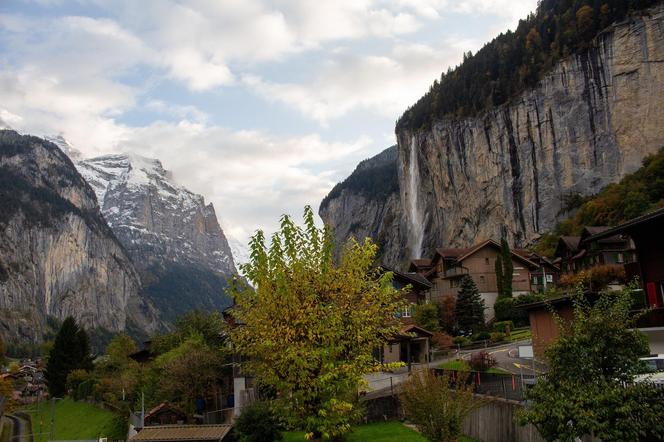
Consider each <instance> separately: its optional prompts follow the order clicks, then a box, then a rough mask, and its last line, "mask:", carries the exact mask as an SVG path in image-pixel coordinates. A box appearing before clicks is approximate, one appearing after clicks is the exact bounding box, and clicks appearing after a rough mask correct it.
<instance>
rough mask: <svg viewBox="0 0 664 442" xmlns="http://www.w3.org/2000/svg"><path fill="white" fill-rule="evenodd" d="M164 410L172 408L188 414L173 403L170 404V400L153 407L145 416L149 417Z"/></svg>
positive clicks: (183, 414) (179, 412)
mask: <svg viewBox="0 0 664 442" xmlns="http://www.w3.org/2000/svg"><path fill="white" fill-rule="evenodd" d="M163 410H170V411H173V412H175V413H178V414H181V415H182V416H186V414H185V413H184V412H183V411H181V410H179V409H177V408H175V407H174V406H173V405H171V404H169V403H168V402H162V403H161V404H159V405H157V406H156V407H154V408H152V409H151V410H150V411H148V412H147V413H145V418H146V419H148V418H150V417H152V416H154V415H155V414H157V413H159V412H160V411H163Z"/></svg>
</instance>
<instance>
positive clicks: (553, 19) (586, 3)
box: [397, 0, 659, 131]
mask: <svg viewBox="0 0 664 442" xmlns="http://www.w3.org/2000/svg"><path fill="white" fill-rule="evenodd" d="M657 3H659V0H603V1H601V2H598V1H594V0H582V1H578V0H576V1H570V0H563V1H560V0H542V1H540V2H539V3H538V7H537V11H536V12H535V13H534V14H531V15H530V16H528V17H527V18H526V19H524V20H521V21H520V22H519V25H518V26H517V28H516V30H515V31H514V32H512V31H508V32H506V33H502V34H500V35H499V36H498V37H496V38H495V39H493V40H492V41H491V42H489V43H487V44H486V45H484V47H483V48H482V49H480V50H479V51H478V52H477V53H476V54H474V55H473V54H471V53H468V54H466V55H464V60H463V63H462V64H461V65H459V66H457V67H456V68H455V69H450V70H448V71H447V72H443V73H442V75H441V77H440V80H438V79H436V80H434V83H433V84H432V85H431V88H430V89H429V92H428V93H426V94H425V95H424V96H423V97H422V98H421V99H420V100H418V101H417V102H416V103H415V104H414V105H413V106H411V107H410V108H409V109H407V110H406V112H404V114H403V115H402V116H401V118H400V119H399V121H398V122H397V131H402V130H409V131H415V130H418V129H429V128H431V125H432V123H433V122H435V121H436V120H439V119H441V118H465V117H476V116H478V115H479V114H480V113H482V112H485V111H487V110H490V109H492V108H494V107H496V106H500V105H503V104H506V103H508V102H510V101H513V100H515V99H518V97H519V95H520V94H522V93H523V92H524V91H526V90H527V89H529V88H532V87H536V86H537V83H538V82H539V81H540V80H542V79H543V78H544V77H545V75H546V74H548V73H549V72H551V71H552V70H553V68H554V66H555V65H556V63H558V62H560V61H561V60H563V59H565V58H567V57H569V56H570V55H572V54H582V53H583V52H585V51H587V50H588V49H589V48H591V47H592V46H593V45H594V42H593V39H595V38H596V37H597V36H598V35H599V34H600V33H602V32H603V31H605V30H606V29H608V28H609V27H610V25H611V24H612V23H617V22H621V21H623V20H625V18H627V17H628V16H629V14H630V13H635V12H637V13H638V11H643V10H644V9H646V8H648V7H650V6H653V5H655V4H657ZM632 19H633V18H632V17H630V20H632ZM594 68H595V69H597V67H594Z"/></svg>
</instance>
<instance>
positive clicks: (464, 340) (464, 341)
mask: <svg viewBox="0 0 664 442" xmlns="http://www.w3.org/2000/svg"><path fill="white" fill-rule="evenodd" d="M452 342H453V343H454V345H460V346H461V347H463V346H465V345H468V344H470V343H471V342H472V341H471V340H470V338H468V337H466V336H457V337H455V338H454V339H453V340H452Z"/></svg>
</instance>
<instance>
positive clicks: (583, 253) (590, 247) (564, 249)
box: [556, 226, 636, 273]
mask: <svg viewBox="0 0 664 442" xmlns="http://www.w3.org/2000/svg"><path fill="white" fill-rule="evenodd" d="M609 231H612V228H611V227H607V226H588V227H584V228H583V231H582V233H581V236H563V237H561V238H560V240H559V241H558V246H557V247H556V257H557V258H559V259H560V267H561V270H562V271H563V272H564V273H574V272H578V271H580V270H587V269H590V268H592V267H595V266H600V265H607V264H608V265H624V264H628V263H631V262H634V261H636V254H635V250H634V243H633V241H632V239H631V238H630V237H629V235H625V234H612V235H606V234H605V232H609Z"/></svg>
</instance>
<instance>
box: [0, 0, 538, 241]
mask: <svg viewBox="0 0 664 442" xmlns="http://www.w3.org/2000/svg"><path fill="white" fill-rule="evenodd" d="M36 3H37V4H36V5H31V7H32V6H34V7H35V8H36V7H38V6H39V5H44V6H43V7H44V8H46V11H48V8H50V7H52V6H53V7H54V8H55V7H63V6H65V4H66V2H60V1H58V0H38V1H37V2H36ZM90 4H92V5H93V6H94V9H95V14H94V15H95V17H88V16H56V15H52V14H51V15H49V14H48V13H44V11H39V13H35V14H34V15H30V14H29V13H27V14H26V13H23V14H18V13H14V14H12V13H5V14H0V23H1V26H0V48H1V49H2V51H1V52H0V119H1V120H3V121H5V122H6V123H8V124H9V125H11V126H13V127H15V128H17V129H18V130H21V131H24V132H29V133H34V134H54V133H63V134H64V135H65V137H67V138H68V139H69V140H70V141H71V142H72V143H73V144H74V145H75V146H76V147H77V148H78V149H80V150H81V151H83V152H84V154H86V155H88V156H92V155H97V154H101V153H108V152H114V151H115V152H117V151H123V150H130V151H135V152H137V153H141V154H143V155H146V156H152V157H157V158H160V159H161V160H162V161H163V163H164V165H165V166H166V167H167V168H170V169H172V170H173V171H174V173H175V176H176V178H177V179H178V180H179V181H180V182H181V183H182V184H183V185H185V186H187V187H189V188H191V189H192V190H194V191H196V192H198V193H201V194H203V195H205V196H206V198H207V199H208V200H211V201H212V202H214V204H215V206H216V207H217V209H218V213H219V215H220V217H221V218H222V220H223V222H224V228H225V230H226V231H227V233H229V234H230V235H231V236H234V237H235V238H238V239H240V240H242V241H244V240H245V239H246V236H247V235H248V234H250V233H251V232H252V231H253V230H254V229H256V228H258V227H265V228H266V229H267V230H271V229H272V228H274V226H275V223H276V222H277V220H278V217H279V215H280V214H281V213H284V212H287V213H291V214H293V215H296V216H299V215H300V212H301V210H302V207H303V205H304V204H307V203H308V204H312V205H314V206H316V205H317V204H318V203H319V201H320V200H321V198H322V197H323V196H324V195H325V193H326V192H327V191H329V189H330V188H331V187H332V186H333V185H334V183H335V182H336V181H337V180H338V178H339V177H340V175H342V174H344V173H348V172H349V171H350V168H352V166H351V165H353V164H355V163H356V162H357V161H359V160H361V159H364V158H366V157H367V156H369V154H370V153H372V149H373V150H377V149H379V148H381V147H384V143H385V142H386V141H387V140H393V138H394V137H393V135H390V134H385V135H383V134H384V132H386V131H389V128H390V126H391V124H392V122H393V121H394V119H395V118H396V117H397V116H398V115H399V114H400V113H401V112H402V111H403V110H404V109H405V108H406V107H407V106H408V105H410V104H412V103H413V102H414V101H415V100H416V99H417V98H419V96H421V94H422V93H424V92H425V91H426V89H427V87H428V86H429V84H431V82H432V81H433V79H434V78H436V77H438V75H440V72H441V71H442V70H443V69H445V68H446V66H447V65H449V64H454V63H456V62H457V61H458V60H460V57H461V53H462V52H463V51H465V50H468V49H470V48H475V47H477V46H478V45H479V43H480V40H474V39H473V40H468V39H467V38H461V37H454V38H453V36H451V35H449V36H448V38H446V39H445V40H444V41H438V42H432V41H426V42H423V43H413V42H409V41H408V39H409V38H410V37H411V35H412V34H413V33H414V32H416V31H421V30H422V29H423V28H424V26H426V25H427V24H431V23H435V20H438V19H440V18H441V17H443V16H445V15H446V14H449V13H451V12H455V13H461V14H488V15H494V16H496V17H499V19H500V20H499V21H501V23H502V22H505V21H509V22H510V23H513V22H514V23H515V21H514V20H515V17H522V16H525V14H526V13H527V11H529V10H531V9H532V8H533V7H534V1H527V2H511V1H507V0H496V1H480V0H461V1H452V0H335V1H322V2H316V1H311V0H273V1H267V0H192V1H187V2H180V1H176V0H141V1H140V2H137V1H135V0H113V1H111V0H94V1H91V2H86V1H80V2H78V3H77V10H84V9H85V7H86V6H87V5H90ZM10 9H11V8H6V9H5V8H3V10H10ZM53 10H54V11H58V10H60V9H53ZM477 34H478V33H476V32H471V31H469V33H468V34H467V35H470V36H472V37H478V35H477ZM480 34H481V33H480ZM481 37H482V39H483V38H484V35H482V36H481ZM358 48H361V50H360V49H358ZM309 54H311V55H315V58H313V57H312V59H315V60H318V61H317V62H316V64H315V65H313V66H312V67H311V69H310V74H309V76H308V77H306V75H305V74H304V73H303V74H302V75H304V76H305V80H302V81H296V80H290V81H284V80H275V79H274V78H273V77H271V76H270V73H271V72H273V71H277V72H278V73H279V74H281V75H278V77H279V78H288V77H289V75H288V74H290V72H289V69H291V66H289V57H293V56H301V57H306V56H307V55H309ZM259 72H260V74H259ZM298 73H299V72H298ZM291 78H294V76H292V77H291ZM171 80H172V81H174V82H176V83H179V84H182V85H183V86H184V88H181V89H182V91H179V90H178V91H177V92H176V93H174V94H173V95H176V98H177V102H178V103H188V102H189V103H195V104H196V105H189V104H175V103H174V102H173V101H176V100H172V98H173V97H172V95H170V90H169V93H166V94H165V95H160V94H159V93H158V90H159V87H171V86H172V83H171ZM185 88H186V89H185ZM230 88H237V89H238V90H241V91H242V92H241V93H246V90H247V88H248V89H250V90H252V91H254V93H257V94H259V95H260V96H261V97H264V98H265V99H267V100H270V101H275V102H279V103H283V104H285V105H287V106H289V107H292V108H293V109H296V110H297V111H299V112H300V113H302V114H303V115H306V116H308V117H311V118H312V119H313V120H315V121H317V122H319V123H321V124H328V125H330V124H333V123H334V122H335V120H338V119H339V118H341V117H343V116H345V115H348V114H350V113H352V112H357V111H363V112H367V113H369V114H371V115H374V116H377V118H381V119H383V120H384V121H385V122H386V123H385V125H384V127H383V126H381V127H380V130H379V131H378V134H379V135H378V138H381V139H380V140H376V142H377V143H378V144H377V146H374V145H373V143H374V141H373V140H371V139H370V138H368V137H367V136H363V135H362V132H361V131H359V132H358V133H357V134H356V135H350V136H347V140H348V141H346V142H331V141H329V140H326V139H324V138H323V137H322V136H321V135H319V134H316V133H312V131H311V130H309V129H302V130H300V132H297V131H291V132H294V134H293V133H291V135H288V136H281V135H279V136H277V135H274V133H271V131H270V130H265V129H263V128H261V127H258V128H255V130H233V129H231V128H227V127H224V122H221V123H218V122H217V119H216V118H215V115H214V113H213V111H211V110H210V106H207V107H206V106H201V107H200V108H199V106H198V104H199V101H204V98H205V94H216V93H217V91H216V89H221V90H222V91H224V90H227V89H230ZM173 89H176V88H173ZM187 89H188V90H189V91H193V93H189V92H188V91H187ZM202 92H205V94H204V93H202ZM223 103H224V105H226V102H223ZM234 104H237V102H232V101H231V102H230V105H231V106H232V105H234ZM201 108H204V109H206V112H203V111H201V110H200V109H201ZM133 111H147V112H148V113H150V112H151V113H152V114H153V116H152V119H151V120H150V121H147V122H145V121H143V120H139V121H140V122H138V123H134V125H133V126H132V125H130V124H129V123H127V121H132V120H131V118H126V116H127V114H128V113H131V112H133ZM256 111H257V112H260V111H261V109H257V110H256ZM161 120H168V121H161ZM120 121H123V123H121V122H120ZM243 127H251V122H247V123H246V124H245V125H243ZM284 133H289V131H284ZM383 138H385V139H383ZM391 142H392V141H390V143H391ZM342 165H343V166H342ZM340 167H344V169H340Z"/></svg>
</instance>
